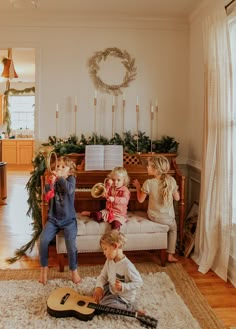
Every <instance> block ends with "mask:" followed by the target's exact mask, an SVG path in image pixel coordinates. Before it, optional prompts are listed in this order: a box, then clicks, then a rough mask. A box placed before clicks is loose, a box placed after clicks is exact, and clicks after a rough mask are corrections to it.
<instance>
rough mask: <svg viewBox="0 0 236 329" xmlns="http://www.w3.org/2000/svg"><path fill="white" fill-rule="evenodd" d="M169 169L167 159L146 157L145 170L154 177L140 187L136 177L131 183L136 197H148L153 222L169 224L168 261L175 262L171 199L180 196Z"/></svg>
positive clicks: (149, 213) (174, 223)
mask: <svg viewBox="0 0 236 329" xmlns="http://www.w3.org/2000/svg"><path fill="white" fill-rule="evenodd" d="M169 170H170V163H169V160H168V159H167V158H166V157H164V156H162V155H158V156H153V157H150V158H149V159H148V165H147V172H148V175H151V176H154V178H151V179H147V180H146V181H145V182H144V183H143V185H142V188H141V186H140V183H139V181H138V180H137V179H135V180H134V181H133V185H134V186H135V187H136V190H137V199H138V201H139V202H143V201H144V200H145V199H146V196H147V195H148V196H149V199H148V211H147V214H148V217H149V219H150V220H152V221H153V222H157V223H160V224H165V225H168V226H169V231H168V246H167V252H168V261H169V262H177V261H178V259H177V258H175V257H174V254H175V246H176V240H177V225H176V221H175V211H174V205H173V200H176V201H179V199H180V196H179V192H178V186H177V184H176V180H175V179H174V178H173V177H172V176H170V175H168V172H169Z"/></svg>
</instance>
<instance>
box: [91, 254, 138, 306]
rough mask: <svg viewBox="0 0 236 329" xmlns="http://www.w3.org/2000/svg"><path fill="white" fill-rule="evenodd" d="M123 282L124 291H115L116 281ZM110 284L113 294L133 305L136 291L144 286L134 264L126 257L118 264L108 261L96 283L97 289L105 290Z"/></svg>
mask: <svg viewBox="0 0 236 329" xmlns="http://www.w3.org/2000/svg"><path fill="white" fill-rule="evenodd" d="M116 279H117V280H119V281H121V282H122V291H116V290H114V285H115V281H116ZM106 283H109V289H110V292H111V293H112V294H116V295H118V296H119V297H120V298H122V299H123V300H124V301H125V302H126V303H133V302H134V300H135V297H136V290H137V289H138V288H140V287H141V286H142V285H143V280H142V277H141V275H140V274H139V272H138V270H137V269H136V267H135V266H134V264H133V263H131V261H130V260H129V259H128V258H127V257H124V258H122V259H121V260H120V261H118V262H114V261H113V260H107V261H106V262H105V264H104V266H103V269H102V271H101V273H100V275H99V276H98V278H97V281H96V287H101V288H102V289H103V288H104V285H105V284H106Z"/></svg>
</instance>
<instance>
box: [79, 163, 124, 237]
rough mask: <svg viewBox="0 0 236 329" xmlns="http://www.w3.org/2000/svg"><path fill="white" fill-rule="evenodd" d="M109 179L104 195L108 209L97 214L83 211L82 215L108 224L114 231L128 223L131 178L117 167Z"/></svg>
mask: <svg viewBox="0 0 236 329" xmlns="http://www.w3.org/2000/svg"><path fill="white" fill-rule="evenodd" d="M108 178H109V179H108V181H107V182H106V184H105V192H104V194H103V197H105V198H106V200H107V201H106V208H105V209H103V210H100V211H96V212H90V211H82V212H81V215H83V216H89V217H91V218H93V219H94V220H95V221H97V222H101V221H105V222H108V223H110V224H111V228H112V229H113V230H119V229H120V227H121V225H122V224H124V223H125V222H126V221H127V217H126V215H127V207H128V203H129V199H130V191H129V189H128V185H129V176H128V173H127V171H126V169H124V168H123V167H116V168H114V169H113V170H112V171H111V173H110V174H109V176H108Z"/></svg>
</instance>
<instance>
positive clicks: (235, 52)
mask: <svg viewBox="0 0 236 329" xmlns="http://www.w3.org/2000/svg"><path fill="white" fill-rule="evenodd" d="M229 26H230V43H231V56H232V66H233V127H234V129H233V214H232V215H233V223H236V17H234V19H231V21H230V24H229Z"/></svg>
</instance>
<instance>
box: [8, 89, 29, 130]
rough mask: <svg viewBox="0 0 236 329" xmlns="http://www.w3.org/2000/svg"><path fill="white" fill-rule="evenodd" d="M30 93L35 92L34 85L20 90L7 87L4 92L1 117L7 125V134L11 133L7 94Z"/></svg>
mask: <svg viewBox="0 0 236 329" xmlns="http://www.w3.org/2000/svg"><path fill="white" fill-rule="evenodd" d="M31 93H35V87H31V88H25V89H22V90H18V89H13V88H12V89H8V90H6V91H5V92H4V95H5V96H6V97H5V99H4V117H3V123H6V125H7V127H6V128H7V133H8V135H10V133H11V114H10V111H9V106H10V105H9V99H8V96H9V95H25V94H31Z"/></svg>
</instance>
